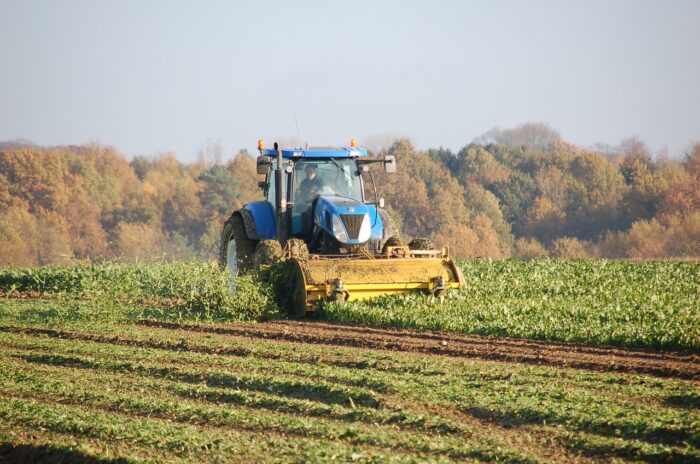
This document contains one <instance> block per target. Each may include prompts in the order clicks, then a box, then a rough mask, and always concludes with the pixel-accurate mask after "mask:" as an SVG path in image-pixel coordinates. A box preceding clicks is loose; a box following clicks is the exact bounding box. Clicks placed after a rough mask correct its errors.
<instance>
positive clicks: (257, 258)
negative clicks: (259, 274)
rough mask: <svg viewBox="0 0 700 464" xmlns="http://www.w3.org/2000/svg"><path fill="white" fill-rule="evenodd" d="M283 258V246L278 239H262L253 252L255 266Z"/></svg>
mask: <svg viewBox="0 0 700 464" xmlns="http://www.w3.org/2000/svg"><path fill="white" fill-rule="evenodd" d="M280 259H282V246H281V245H280V242H278V241H277V240H261V241H260V242H258V244H257V246H256V247H255V252H254V253H253V266H254V267H255V268H258V267H260V266H266V265H270V264H274V263H278V262H279V261H280Z"/></svg>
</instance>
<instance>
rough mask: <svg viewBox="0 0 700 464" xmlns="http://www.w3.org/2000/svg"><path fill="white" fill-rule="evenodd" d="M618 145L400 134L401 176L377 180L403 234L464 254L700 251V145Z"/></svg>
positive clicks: (680, 254)
mask: <svg viewBox="0 0 700 464" xmlns="http://www.w3.org/2000/svg"><path fill="white" fill-rule="evenodd" d="M539 140H541V139H538V141H539ZM608 148H609V147H608ZM621 148H622V149H623V150H624V152H614V151H612V152H610V153H607V154H602V153H599V152H592V151H587V150H583V149H580V148H578V147H576V146H573V145H571V144H569V143H566V142H564V141H562V140H558V139H555V140H553V141H552V142H551V143H549V144H548V145H546V146H544V147H539V148H538V147H535V146H524V145H519V146H515V145H511V144H509V145H506V144H502V143H501V144H496V143H490V144H487V145H481V144H471V145H468V146H466V147H464V148H463V149H462V150H460V151H459V152H458V153H452V152H451V151H450V150H445V149H437V150H428V151H427V152H418V151H416V150H415V149H414V148H413V146H412V145H411V143H410V142H409V141H407V140H402V141H399V142H397V143H395V144H394V145H393V146H391V147H390V148H389V149H388V150H387V152H388V153H391V154H393V155H395V156H396V158H397V160H398V163H399V164H398V165H399V166H400V169H399V171H400V172H399V173H398V174H396V175H384V176H381V177H382V178H381V181H380V182H379V184H380V186H381V187H380V189H381V190H382V192H383V195H384V196H385V198H386V200H387V203H388V204H389V205H392V206H393V208H394V209H393V211H392V212H393V214H394V217H395V220H396V221H397V222H398V223H401V224H403V230H404V232H405V233H407V234H408V235H411V236H415V235H428V236H431V237H433V238H434V239H435V242H436V244H441V243H447V244H450V245H451V246H452V249H453V251H454V253H455V254H456V255H457V256H461V257H498V258H502V257H516V258H536V257H546V256H552V257H557V258H585V257H606V258H632V259H635V258H687V257H698V256H700V144H698V145H696V146H695V147H693V149H692V151H691V152H690V153H688V154H687V156H686V157H685V159H684V160H682V161H673V160H670V159H659V160H657V161H654V160H652V157H651V155H650V154H649V151H648V149H647V148H646V146H645V145H644V144H643V143H641V142H640V141H639V140H636V139H632V140H630V141H628V143H626V144H625V146H624V147H621Z"/></svg>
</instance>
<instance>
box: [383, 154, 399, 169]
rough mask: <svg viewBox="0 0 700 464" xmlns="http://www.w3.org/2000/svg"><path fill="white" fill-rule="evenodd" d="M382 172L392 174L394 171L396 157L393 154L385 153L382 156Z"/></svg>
mask: <svg viewBox="0 0 700 464" xmlns="http://www.w3.org/2000/svg"><path fill="white" fill-rule="evenodd" d="M384 172H386V173H387V174H393V173H395V172H396V158H395V157H394V155H386V156H385V157H384Z"/></svg>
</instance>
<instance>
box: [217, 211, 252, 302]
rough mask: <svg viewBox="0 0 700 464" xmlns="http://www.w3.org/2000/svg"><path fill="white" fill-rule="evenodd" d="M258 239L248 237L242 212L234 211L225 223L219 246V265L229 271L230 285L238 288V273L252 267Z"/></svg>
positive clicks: (232, 288)
mask: <svg viewBox="0 0 700 464" xmlns="http://www.w3.org/2000/svg"><path fill="white" fill-rule="evenodd" d="M256 244H257V240H253V239H250V238H248V236H247V235H246V233H245V224H244V223H243V218H242V217H241V215H240V214H237V213H233V214H232V215H231V217H230V218H229V220H228V221H226V223H225V224H224V230H223V232H222V233H221V246H220V248H219V265H220V266H221V268H222V269H226V270H228V272H229V286H230V287H231V290H232V291H235V289H236V279H237V277H238V273H239V272H241V271H247V270H249V269H251V268H252V266H253V264H252V257H253V253H254V252H255V245H256Z"/></svg>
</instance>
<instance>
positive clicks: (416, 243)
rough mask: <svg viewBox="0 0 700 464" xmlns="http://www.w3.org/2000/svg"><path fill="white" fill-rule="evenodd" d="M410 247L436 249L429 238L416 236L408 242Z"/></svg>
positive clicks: (412, 248)
mask: <svg viewBox="0 0 700 464" xmlns="http://www.w3.org/2000/svg"><path fill="white" fill-rule="evenodd" d="M408 248H409V249H411V250H424V251H425V250H428V251H429V250H434V249H435V245H434V244H433V242H431V241H430V240H428V239H427V238H414V239H413V240H411V241H410V242H409V243H408Z"/></svg>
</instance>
